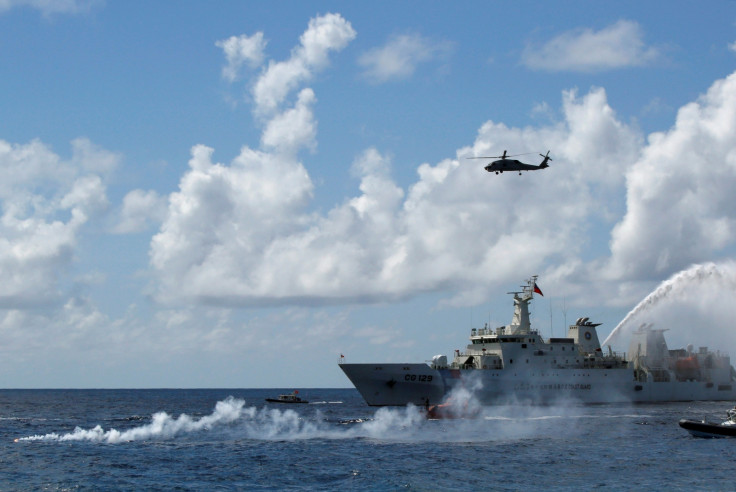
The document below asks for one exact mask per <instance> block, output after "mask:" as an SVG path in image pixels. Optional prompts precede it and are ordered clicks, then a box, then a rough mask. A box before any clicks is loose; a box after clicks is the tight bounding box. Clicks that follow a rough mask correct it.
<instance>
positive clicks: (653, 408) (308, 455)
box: [0, 389, 736, 491]
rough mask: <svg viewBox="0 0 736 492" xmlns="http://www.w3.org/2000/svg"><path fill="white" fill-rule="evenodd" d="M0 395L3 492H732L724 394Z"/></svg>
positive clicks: (734, 451)
mask: <svg viewBox="0 0 736 492" xmlns="http://www.w3.org/2000/svg"><path fill="white" fill-rule="evenodd" d="M287 391H291V389H289V390H280V389H272V390H264V389H242V390H238V389H201V390H170V389H162V390H153V389H151V390H0V490H420V491H432V490H462V491H472V490H569V489H577V490H592V489H604V490H643V489H646V490H665V489H666V490H688V491H692V490H733V489H734V488H735V487H736V485H735V482H734V475H733V472H732V469H733V467H734V465H735V464H736V439H700V438H694V437H691V436H690V435H689V434H688V433H687V432H686V431H684V430H683V429H681V428H680V427H679V426H678V425H677V422H678V420H679V419H680V418H695V419H702V418H704V417H705V418H708V419H709V420H715V421H721V420H723V419H724V417H725V411H726V409H727V408H728V407H729V406H730V405H729V404H728V403H724V402H689V403H668V404H644V405H641V404H639V405H595V406H577V405H574V404H572V403H571V404H564V405H558V406H550V407H526V406H503V407H484V408H483V409H482V411H481V413H480V414H478V415H476V417H475V418H472V419H458V420H427V419H426V418H425V416H424V413H423V411H422V409H420V408H416V407H405V408H398V407H397V408H373V407H369V406H367V405H366V404H365V403H364V401H363V400H362V398H361V397H360V395H359V394H358V392H357V391H356V390H354V389H300V396H302V397H303V398H305V399H308V400H309V401H310V404H308V405H284V404H281V405H279V404H267V403H266V402H265V401H264V399H265V398H266V397H271V396H276V395H278V394H279V393H284V392H287Z"/></svg>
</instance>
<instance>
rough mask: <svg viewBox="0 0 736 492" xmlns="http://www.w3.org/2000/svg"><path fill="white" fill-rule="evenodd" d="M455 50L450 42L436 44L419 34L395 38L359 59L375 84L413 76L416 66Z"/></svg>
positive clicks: (369, 78)
mask: <svg viewBox="0 0 736 492" xmlns="http://www.w3.org/2000/svg"><path fill="white" fill-rule="evenodd" d="M451 50H452V45H451V44H450V43H447V42H433V41H432V40H430V39H428V38H425V37H423V36H420V35H418V34H402V35H397V36H393V37H392V38H391V39H389V40H388V42H387V43H386V44H385V45H384V46H382V47H380V48H375V49H372V50H370V51H367V52H366V53H364V54H363V55H361V56H360V58H359V59H358V63H359V64H360V65H361V66H362V67H363V70H364V71H363V76H364V77H366V78H367V79H368V80H370V81H372V82H374V83H383V82H387V81H390V80H397V79H405V78H408V77H411V76H412V75H413V74H414V72H415V70H416V68H417V66H418V65H419V64H421V63H426V62H429V61H431V60H434V59H437V58H443V57H446V56H447V55H448V54H449V52H450V51H451Z"/></svg>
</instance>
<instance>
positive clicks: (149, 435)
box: [18, 397, 254, 443]
mask: <svg viewBox="0 0 736 492" xmlns="http://www.w3.org/2000/svg"><path fill="white" fill-rule="evenodd" d="M244 405H245V401H243V400H238V399H235V398H232V397H229V398H227V399H225V400H224V401H219V402H217V404H216V405H215V410H214V412H212V414H210V415H207V416H205V417H202V418H200V419H199V420H195V419H192V418H191V417H190V416H188V415H186V414H181V415H180V416H179V417H178V418H173V417H171V416H170V415H169V414H167V413H166V412H158V413H156V414H154V415H153V418H152V421H151V423H150V424H146V425H143V426H141V427H134V428H133V429H129V430H126V431H122V432H121V431H118V430H115V429H110V430H107V431H106V430H104V429H103V428H102V427H101V426H99V425H97V426H95V427H94V428H92V429H82V428H80V427H77V428H76V429H74V431H73V432H70V433H68V434H57V433H55V432H52V433H51V434H46V435H43V436H40V435H37V436H30V437H24V438H21V439H18V440H19V441H93V442H105V443H119V442H127V441H139V440H146V439H155V438H172V437H174V436H176V435H178V434H183V433H190V432H196V431H201V430H208V429H211V428H212V427H215V426H218V425H225V424H229V423H232V422H234V421H236V420H237V419H239V418H240V417H241V416H242V415H244V414H246V413H252V412H253V410H254V409H253V408H250V409H246V410H243V406H244Z"/></svg>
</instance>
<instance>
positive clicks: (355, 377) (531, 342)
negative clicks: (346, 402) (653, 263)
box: [340, 276, 736, 406]
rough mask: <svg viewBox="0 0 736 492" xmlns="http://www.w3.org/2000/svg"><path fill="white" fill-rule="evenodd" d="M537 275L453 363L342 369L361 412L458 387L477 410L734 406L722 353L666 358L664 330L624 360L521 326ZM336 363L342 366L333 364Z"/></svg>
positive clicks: (730, 373) (590, 327)
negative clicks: (508, 311)
mask: <svg viewBox="0 0 736 492" xmlns="http://www.w3.org/2000/svg"><path fill="white" fill-rule="evenodd" d="M536 280H537V277H536V276H533V277H532V278H530V279H529V280H528V281H527V283H526V285H524V286H523V287H522V290H521V291H520V292H511V293H510V294H513V296H514V317H513V319H512V320H511V324H509V325H506V326H502V327H498V328H496V329H495V330H494V329H491V328H489V327H488V326H487V325H486V326H485V327H484V328H473V329H471V331H470V344H469V345H468V346H467V347H466V349H465V350H464V351H460V350H456V351H455V353H454V356H453V358H452V361H451V362H448V359H447V357H446V356H445V355H436V356H434V357H433V358H432V361H431V362H428V363H417V362H408V363H369V364H353V363H346V362H341V363H340V368H341V369H342V370H343V372H344V373H345V375H346V376H347V377H348V378H349V379H350V381H351V382H352V383H353V385H355V387H356V388H357V390H358V391H359V392H360V394H361V395H362V396H363V398H364V399H365V401H366V403H368V405H373V406H388V405H407V404H410V403H411V404H414V405H422V406H429V405H433V404H439V403H441V402H443V401H444V399H445V397H446V396H447V395H448V394H449V393H450V392H451V391H452V390H453V388H456V387H458V386H459V385H462V386H465V387H466V388H468V389H470V390H471V391H473V394H474V395H475V397H476V398H477V399H478V400H479V402H480V403H481V404H484V405H492V404H510V403H532V404H551V403H555V402H560V401H569V400H572V401H575V402H581V403H608V402H664V401H695V400H736V371H735V370H734V368H733V367H732V366H731V361H730V357H729V356H728V355H727V354H724V353H720V352H713V351H710V350H708V348H707V347H699V349H698V350H697V351H694V350H693V348H692V346H688V348H687V349H676V350H670V349H669V348H668V347H667V342H666V341H665V338H664V331H666V330H662V329H653V328H652V326H651V325H643V326H641V327H640V328H639V329H638V330H637V331H635V332H634V334H633V336H632V339H631V344H630V345H629V352H628V354H618V353H615V352H613V351H611V349H610V347H609V348H608V350H607V351H603V350H602V349H601V346H600V342H599V341H598V333H597V331H596V328H597V327H598V326H599V325H600V323H592V322H591V321H589V319H588V318H579V319H578V320H577V321H576V322H575V324H574V325H571V326H570V327H569V329H568V332H567V337H564V338H548V339H544V338H542V336H541V335H540V334H539V332H538V331H537V330H534V329H532V327H531V324H530V321H529V303H530V302H531V301H532V299H533V298H534V294H535V293H538V294H541V290H539V288H538V287H537V284H536ZM341 360H342V359H341Z"/></svg>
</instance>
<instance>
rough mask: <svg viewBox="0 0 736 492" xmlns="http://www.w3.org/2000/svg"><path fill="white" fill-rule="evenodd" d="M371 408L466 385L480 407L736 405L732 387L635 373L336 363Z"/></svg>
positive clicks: (438, 398)
mask: <svg viewBox="0 0 736 492" xmlns="http://www.w3.org/2000/svg"><path fill="white" fill-rule="evenodd" d="M340 368H341V369H342V370H343V372H345V375H346V376H347V377H348V378H349V379H350V381H351V382H352V383H353V385H355V387H356V388H357V390H358V391H359V392H360V394H361V396H363V398H364V399H365V401H366V403H368V405H371V406H400V405H407V404H410V403H411V404H414V405H427V404H436V403H440V402H442V401H443V400H444V398H445V397H446V396H447V395H449V394H450V393H451V391H452V390H453V388H455V387H457V386H458V385H464V386H465V387H466V388H468V390H469V391H471V392H472V394H473V396H474V397H475V398H477V400H478V401H479V403H481V404H482V405H497V404H510V403H529V404H555V403H562V402H572V403H584V404H591V403H626V402H664V401H702V400H714V401H722V400H736V391H735V390H734V385H732V384H730V383H724V384H714V383H707V382H702V381H662V382H654V381H635V380H634V377H633V371H632V370H631V369H628V368H619V369H558V370H555V371H547V372H538V371H537V372H526V371H517V372H514V371H511V370H477V369H468V370H458V369H432V368H431V367H430V366H429V365H428V364H421V363H419V364H417V363H407V364H393V363H392V364H348V363H343V364H340Z"/></svg>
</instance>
